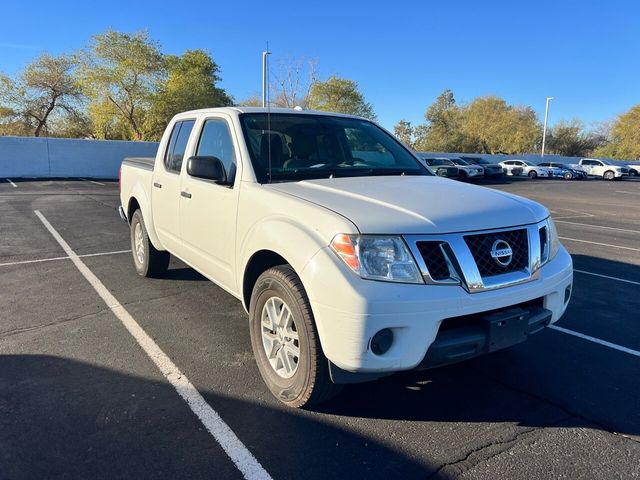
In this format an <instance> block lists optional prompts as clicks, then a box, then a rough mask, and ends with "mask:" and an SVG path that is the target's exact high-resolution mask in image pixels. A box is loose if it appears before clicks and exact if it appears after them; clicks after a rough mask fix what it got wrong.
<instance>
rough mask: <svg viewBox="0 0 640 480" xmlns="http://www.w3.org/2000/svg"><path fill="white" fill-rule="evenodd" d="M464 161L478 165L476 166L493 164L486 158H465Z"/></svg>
mask: <svg viewBox="0 0 640 480" xmlns="http://www.w3.org/2000/svg"><path fill="white" fill-rule="evenodd" d="M463 160H464V161H466V162H468V163H470V164H474V163H475V164H476V165H491V164H492V162H491V161H489V160H485V159H484V158H463Z"/></svg>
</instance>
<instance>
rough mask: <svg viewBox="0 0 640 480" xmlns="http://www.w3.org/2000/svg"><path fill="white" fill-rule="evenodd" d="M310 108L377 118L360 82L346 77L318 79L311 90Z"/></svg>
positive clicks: (371, 118) (372, 118)
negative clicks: (361, 88) (359, 88)
mask: <svg viewBox="0 0 640 480" xmlns="http://www.w3.org/2000/svg"><path fill="white" fill-rule="evenodd" d="M308 104H309V108H311V109H314V110H323V111H328V112H340V113H347V114H350V115H359V116H361V117H364V118H368V119H370V120H375V119H376V114H375V113H374V111H373V106H372V105H371V104H370V103H367V102H366V101H365V99H364V95H363V94H362V92H360V90H358V84H357V83H356V82H354V81H353V80H348V79H346V78H338V77H336V76H332V77H330V78H329V79H328V80H326V81H324V82H321V81H317V82H315V83H313V85H311V89H310V90H309V101H308Z"/></svg>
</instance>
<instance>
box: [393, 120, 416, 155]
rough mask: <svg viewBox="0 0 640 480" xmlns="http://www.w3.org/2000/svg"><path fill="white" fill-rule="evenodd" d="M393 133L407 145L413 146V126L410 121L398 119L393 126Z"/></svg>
mask: <svg viewBox="0 0 640 480" xmlns="http://www.w3.org/2000/svg"><path fill="white" fill-rule="evenodd" d="M393 133H394V135H395V136H396V138H397V139H398V140H400V141H401V142H402V143H404V144H405V145H406V146H407V147H409V148H413V135H414V128H413V127H412V126H411V122H408V121H406V120H400V121H399V122H398V123H397V124H396V125H395V126H394V127H393Z"/></svg>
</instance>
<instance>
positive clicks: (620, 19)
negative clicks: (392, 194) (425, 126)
mask: <svg viewBox="0 0 640 480" xmlns="http://www.w3.org/2000/svg"><path fill="white" fill-rule="evenodd" d="M638 20H640V4H638V3H637V2H633V1H632V0H627V1H624V2H623V1H613V0H610V1H589V0H583V1H566V0H555V1H546V0H544V1H533V2H531V1H530V2H521V1H517V0H510V1H493V2H489V1H480V0H476V1H444V0H443V1H426V0H425V1H408V2H400V1H397V2H390V1H387V2H376V1H373V0H370V1H345V0H341V1H337V0H323V1H322V2H305V1H303V0H299V1H284V2H277V1H276V2H253V1H242V0H236V1H234V2H228V1H224V2H217V1H207V2H198V1H192V2H159V1H157V0H156V1H153V2H151V1H146V0H144V1H137V0H129V1H120V0H112V1H109V2H86V1H83V2H76V1H66V0H54V1H42V0H37V1H32V2H14V1H9V2H4V5H3V7H2V17H1V19H0V27H1V28H0V71H2V72H4V73H8V74H13V73H15V72H16V71H18V70H20V69H21V68H22V67H23V66H24V65H25V64H27V63H28V62H29V60H31V59H32V58H33V57H34V56H36V55H38V54H39V53H41V52H43V51H47V52H50V53H53V54H58V53H64V52H71V51H74V50H76V49H79V48H81V47H83V46H84V45H86V44H87V42H88V39H89V37H90V36H91V35H93V34H95V33H98V32H101V31H103V30H105V29H106V28H108V27H111V28H113V29H115V30H120V31H135V30H141V29H148V31H149V33H150V34H151V36H152V37H153V38H154V39H156V40H157V41H159V42H160V43H161V45H162V47H163V50H164V51H165V52H166V53H175V54H180V53H182V52H183V51H184V50H185V49H193V48H203V49H205V50H207V51H209V52H210V53H211V54H212V55H213V57H214V59H215V60H216V62H217V63H218V64H219V65H220V66H221V68H222V72H221V74H222V77H223V82H222V86H223V87H224V88H226V89H227V90H228V91H229V92H230V93H231V94H232V95H233V96H234V97H235V98H236V99H243V98H246V97H249V96H251V95H252V94H255V93H258V92H259V91H260V68H261V67H260V62H261V60H260V52H261V51H262V50H263V49H264V47H265V43H266V41H267V40H268V41H269V45H270V50H271V51H272V52H273V56H272V62H275V61H277V60H278V58H286V57H300V56H304V57H307V58H316V59H318V63H319V72H320V74H321V76H323V77H327V76H329V75H332V74H336V75H338V76H343V77H347V78H351V79H353V80H356V81H357V82H358V84H359V85H360V88H361V90H362V91H363V92H364V94H365V97H366V99H367V100H368V101H370V102H371V103H372V104H373V105H374V108H375V111H376V112H377V114H378V118H379V120H380V123H381V124H382V125H383V126H385V127H387V128H391V127H392V126H393V125H394V124H395V123H397V121H398V120H400V119H401V118H404V119H407V120H410V121H412V122H413V123H419V122H421V121H422V120H423V115H424V111H425V109H426V107H427V106H428V105H429V104H430V103H431V102H432V101H433V99H434V98H435V97H436V96H437V95H438V94H439V93H440V92H441V91H442V90H444V89H445V88H450V89H452V90H453V91H454V93H455V95H456V98H457V99H458V100H459V101H468V100H471V99H472V98H473V97H475V96H478V95H487V94H496V95H500V96H502V97H504V98H505V99H506V100H507V101H508V102H510V103H514V104H524V105H531V106H532V107H533V108H534V109H536V111H537V112H538V114H539V115H540V116H542V114H543V113H544V102H545V97H546V96H547V95H549V96H553V97H555V100H553V102H552V104H551V109H550V122H551V124H553V123H555V122H556V121H557V120H559V119H571V118H579V119H581V120H583V121H584V122H585V123H586V124H587V125H590V124H592V123H595V122H600V121H607V120H610V119H612V118H613V117H615V115H617V114H619V113H622V112H624V111H625V110H627V109H628V108H629V107H631V106H632V105H634V104H637V103H640V81H639V78H640V55H639V48H638V47H639V46H640V29H639V27H638Z"/></svg>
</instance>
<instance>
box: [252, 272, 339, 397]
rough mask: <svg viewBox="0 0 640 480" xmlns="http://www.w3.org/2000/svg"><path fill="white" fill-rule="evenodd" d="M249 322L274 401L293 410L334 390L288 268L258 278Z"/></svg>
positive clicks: (302, 295)
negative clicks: (276, 400)
mask: <svg viewBox="0 0 640 480" xmlns="http://www.w3.org/2000/svg"><path fill="white" fill-rule="evenodd" d="M249 323H250V329H251V347H252V349H253V354H254V356H255V358H256V363H257V365H258V370H259V371H260V375H262V378H263V380H264V382H265V383H266V384H267V387H268V388H269V390H270V391H271V393H272V394H273V395H274V396H275V397H276V398H277V399H278V400H280V401H281V402H283V403H285V404H287V405H289V406H291V407H295V408H299V407H304V406H311V405H313V404H317V403H320V402H323V401H325V400H328V399H329V398H331V397H332V396H334V395H335V394H336V393H338V392H339V391H340V386H339V385H335V384H334V383H333V382H332V381H331V378H330V377H329V363H328V360H327V358H326V357H325V356H324V353H323V352H322V347H321V346H320V339H319V338H318V332H317V330H316V327H315V321H314V319H313V313H312V312H311V306H310V304H309V299H308V297H307V294H306V292H305V290H304V287H303V286H302V282H300V278H299V277H298V275H296V273H295V272H294V271H293V269H292V268H291V267H290V266H288V265H281V266H278V267H273V268H270V269H269V270H267V271H265V272H264V273H263V274H262V275H260V277H259V278H258V280H257V281H256V284H255V286H254V288H253V293H252V294H251V303H250V308H249Z"/></svg>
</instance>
